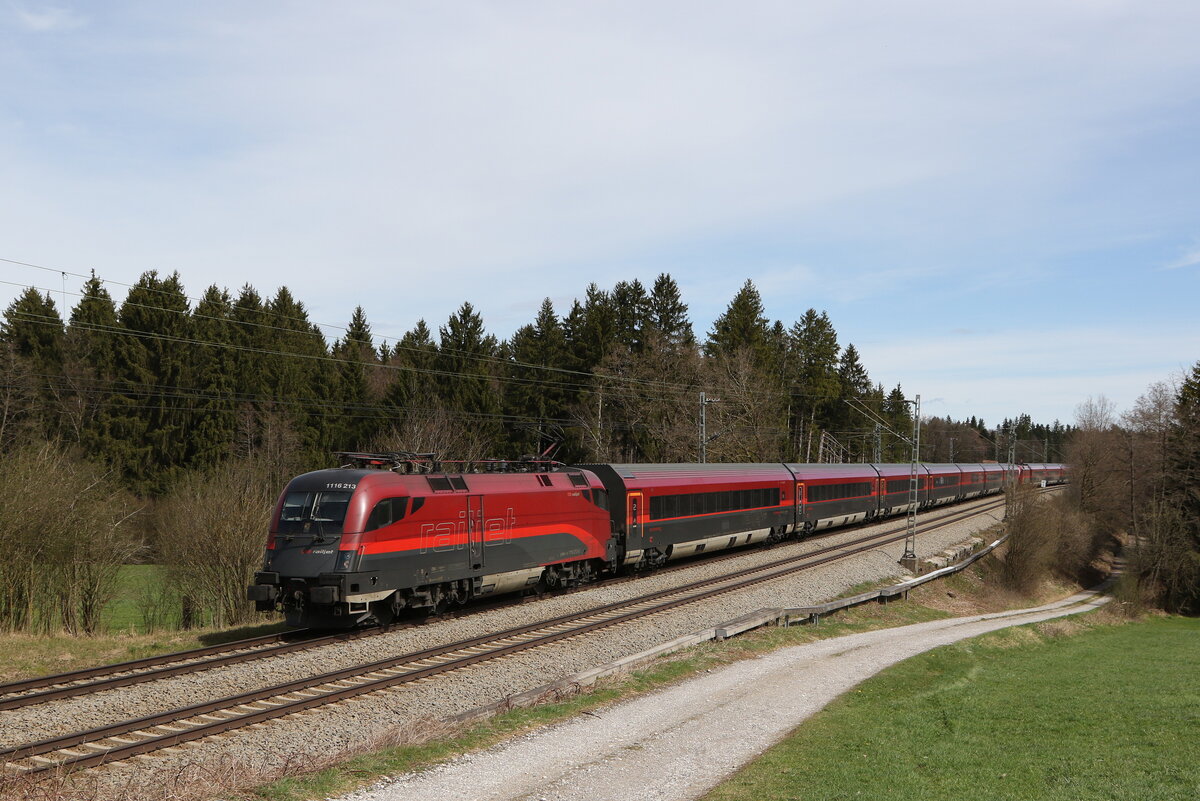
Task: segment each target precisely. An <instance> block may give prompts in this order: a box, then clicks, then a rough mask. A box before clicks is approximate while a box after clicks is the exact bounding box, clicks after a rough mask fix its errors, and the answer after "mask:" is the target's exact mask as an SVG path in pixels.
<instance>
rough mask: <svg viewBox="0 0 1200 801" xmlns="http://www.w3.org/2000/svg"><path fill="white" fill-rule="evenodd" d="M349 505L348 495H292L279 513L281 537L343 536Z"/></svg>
mask: <svg viewBox="0 0 1200 801" xmlns="http://www.w3.org/2000/svg"><path fill="white" fill-rule="evenodd" d="M349 505H350V493H349V492H289V493H288V494H287V497H285V498H284V499H283V510H282V511H281V512H280V513H279V533H281V534H340V533H341V531H342V522H343V521H344V520H345V519H346V508H347V507H348V506H349ZM314 524H315V528H314Z"/></svg>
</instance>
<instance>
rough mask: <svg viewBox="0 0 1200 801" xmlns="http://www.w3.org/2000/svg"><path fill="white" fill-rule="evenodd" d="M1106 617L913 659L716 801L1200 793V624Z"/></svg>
mask: <svg viewBox="0 0 1200 801" xmlns="http://www.w3.org/2000/svg"><path fill="white" fill-rule="evenodd" d="M1104 620H1105V618H1104V617H1103V616H1099V617H1098V616H1096V615H1086V616H1082V617H1080V618H1070V619H1063V620H1055V621H1048V622H1045V623H1040V624H1036V625H1032V626H1022V627H1018V628H1014V629H1006V630H1004V631H999V632H995V633H993V634H989V635H985V636H983V637H980V638H976V639H973V640H967V641H964V642H961V643H956V644H954V645H949V646H945V647H943V648H939V649H937V650H934V651H930V652H929V653H926V654H922V655H920V656H917V657H914V658H912V659H909V660H907V661H905V662H902V663H900V664H898V665H896V666H894V667H892V668H889V669H887V670H886V671H884V672H882V673H880V674H879V675H878V676H876V677H875V678H872V679H870V680H868V681H866V682H864V683H863V684H862V685H860V686H859V687H858V688H856V689H855V690H854V691H852V692H851V693H848V694H847V695H845V696H843V697H842V698H840V699H838V700H837V701H835V702H834V703H833V704H831V705H830V706H829V707H828V708H826V709H825V710H823V711H822V712H820V713H819V714H817V715H816V716H814V717H813V718H812V720H810V721H808V722H807V723H805V724H804V725H802V726H801V727H799V728H798V729H797V730H796V731H795V732H794V733H793V734H792V735H791V736H790V737H789V738H788V739H786V740H785V741H784V742H782V743H780V744H779V745H777V746H776V747H775V748H773V749H771V750H770V751H768V752H767V753H766V754H764V755H763V756H762V757H761V758H760V759H758V760H757V761H756V762H754V763H752V764H751V765H749V766H747V767H746V768H745V769H744V770H743V771H741V772H740V773H739V774H738V775H736V776H735V777H733V778H732V779H730V780H729V781H728V782H726V783H725V784H723V785H722V786H720V787H718V788H717V789H716V790H714V791H713V792H712V793H711V794H709V795H708V796H706V799H705V801H749V800H750V799H754V800H755V801H758V800H759V799H793V798H804V799H806V801H810V800H811V801H818V800H819V799H835V798H836V799H842V798H887V799H889V801H906V800H907V799H912V800H913V801H917V800H918V799H919V800H920V801H938V800H939V799H947V801H949V800H950V799H954V801H959V799H963V798H971V799H1063V801H1067V799H1070V800H1071V801H1075V800H1076V799H1133V798H1136V799H1139V800H1145V799H1180V800H1181V801H1182V799H1188V801H1191V800H1192V799H1196V798H1200V685H1198V683H1197V679H1200V673H1198V672H1197V665H1200V620H1195V619H1186V618H1153V619H1148V620H1143V621H1141V622H1137V623H1131V624H1128V625H1121V626H1115V625H1108V624H1106V623H1105V622H1104Z"/></svg>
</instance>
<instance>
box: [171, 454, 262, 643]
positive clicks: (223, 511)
mask: <svg viewBox="0 0 1200 801" xmlns="http://www.w3.org/2000/svg"><path fill="white" fill-rule="evenodd" d="M279 487H280V484H279V478H278V476H277V475H274V474H272V472H271V471H270V470H268V469H267V468H266V467H264V466H263V465H262V464H261V463H259V462H255V461H250V460H230V461H227V462H225V463H223V464H221V465H218V466H217V467H216V468H214V469H212V470H210V471H208V472H206V473H202V474H193V475H189V476H187V477H186V478H184V479H183V480H182V481H181V482H179V483H178V484H177V485H176V486H175V487H174V489H173V490H172V492H171V493H170V494H169V495H168V496H167V497H165V498H163V499H162V501H161V502H160V503H159V505H158V509H157V520H156V529H157V532H158V538H157V541H158V547H159V552H160V555H161V558H162V561H163V564H164V565H166V567H167V571H168V575H169V576H170V580H169V583H170V584H171V585H172V586H173V587H174V588H175V591H176V592H178V593H179V598H180V601H181V604H182V622H183V625H184V626H185V627H187V626H189V625H200V624H204V623H209V624H211V625H214V626H236V625H241V624H244V623H248V622H251V621H252V620H254V619H255V618H256V617H257V613H256V612H255V611H254V604H252V603H251V602H249V601H247V600H245V598H246V587H247V585H249V584H250V583H251V581H252V580H253V577H254V571H256V570H257V569H259V567H260V566H261V564H262V556H263V548H264V547H265V544H266V538H267V530H268V526H269V525H270V520H271V512H272V511H273V509H274V507H275V499H276V496H277V493H278V491H279Z"/></svg>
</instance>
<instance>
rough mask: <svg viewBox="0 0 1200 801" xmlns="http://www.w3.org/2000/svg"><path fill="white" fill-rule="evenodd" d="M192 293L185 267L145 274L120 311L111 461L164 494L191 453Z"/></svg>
mask: <svg viewBox="0 0 1200 801" xmlns="http://www.w3.org/2000/svg"><path fill="white" fill-rule="evenodd" d="M188 311H189V309H188V300H187V296H186V295H185V294H184V292H183V285H182V283H181V282H180V278H179V274H178V273H172V274H171V275H169V276H167V277H166V278H159V276H158V273H157V271H154V270H151V271H149V272H146V273H144V274H143V275H142V276H141V278H139V279H138V282H137V283H136V284H134V286H133V287H132V288H131V289H130V290H129V294H128V295H126V297H125V301H124V302H123V303H122V304H121V309H120V312H119V314H118V319H119V321H120V326H121V328H122V329H123V335H122V336H121V338H120V339H119V340H118V343H117V354H116V355H117V361H116V392H115V394H114V396H113V415H112V426H111V434H112V438H111V440H110V442H109V445H110V446H111V448H112V449H113V450H112V453H111V454H110V455H111V456H112V458H113V461H114V462H115V463H116V464H117V465H119V466H120V468H121V470H122V473H123V474H124V475H125V477H126V479H127V480H128V482H129V483H130V486H131V487H132V488H133V489H134V490H135V491H138V492H142V493H149V494H160V493H162V492H163V491H164V490H165V489H166V488H167V487H168V486H169V485H170V483H171V482H172V480H173V479H174V478H175V477H176V476H177V474H178V473H179V471H180V469H181V468H182V467H183V464H184V462H185V460H186V453H187V448H186V442H187V435H186V429H187V427H188V426H189V425H190V424H191V422H192V407H193V405H194V400H193V399H192V398H191V397H190V396H188V395H187V393H186V387H187V366H188V364H189V363H190V361H191V358H192V353H191V349H192V346H191V345H189V344H188V343H187V342H186V341H184V340H186V339H187V337H188V335H189V327H190V326H189V318H188Z"/></svg>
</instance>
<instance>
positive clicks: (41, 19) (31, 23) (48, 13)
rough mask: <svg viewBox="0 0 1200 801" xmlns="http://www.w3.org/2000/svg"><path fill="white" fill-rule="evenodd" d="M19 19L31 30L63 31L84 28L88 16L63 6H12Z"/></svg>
mask: <svg viewBox="0 0 1200 801" xmlns="http://www.w3.org/2000/svg"><path fill="white" fill-rule="evenodd" d="M11 8H12V10H13V13H14V14H16V16H17V19H18V20H20V21H21V24H22V25H24V26H25V27H26V28H28V29H29V30H31V31H38V32H46V31H62V30H73V29H75V28H82V27H83V26H84V25H86V24H87V17H85V16H83V15H82V14H79V13H77V12H75V11H73V10H72V9H69V8H64V7H63V6H37V7H31V6H19V5H16V4H13V5H12V6H11Z"/></svg>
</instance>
